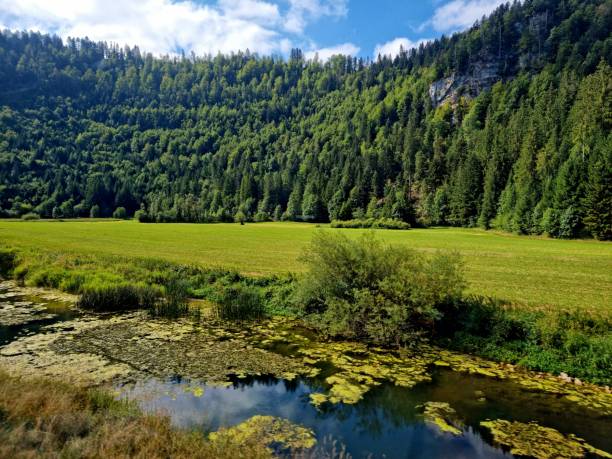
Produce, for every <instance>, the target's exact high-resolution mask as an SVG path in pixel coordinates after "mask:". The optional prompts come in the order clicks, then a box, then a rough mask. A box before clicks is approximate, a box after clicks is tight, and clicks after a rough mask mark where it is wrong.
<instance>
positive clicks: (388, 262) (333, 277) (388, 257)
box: [295, 232, 464, 344]
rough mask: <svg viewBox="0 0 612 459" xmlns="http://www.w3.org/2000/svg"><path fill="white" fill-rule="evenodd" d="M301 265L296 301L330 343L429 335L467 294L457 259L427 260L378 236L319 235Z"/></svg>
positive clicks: (395, 340)
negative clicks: (448, 308) (446, 309)
mask: <svg viewBox="0 0 612 459" xmlns="http://www.w3.org/2000/svg"><path fill="white" fill-rule="evenodd" d="M302 260H303V261H305V262H306V264H307V265H308V267H309V270H308V272H307V274H306V275H305V276H304V278H303V279H302V280H301V282H300V286H299V288H298V290H297V293H296V296H295V300H296V301H297V303H298V304H299V305H301V307H302V308H303V310H304V312H305V313H306V314H310V315H311V318H312V319H314V320H313V323H315V324H316V325H317V326H318V327H319V328H321V329H322V331H324V332H326V333H327V334H329V335H331V336H343V337H347V338H352V339H360V340H364V341H370V342H374V343H377V344H401V343H406V342H408V341H410V340H411V339H413V338H414V337H415V336H417V335H419V336H420V335H423V334H425V333H430V332H431V331H432V330H433V327H434V324H435V322H436V321H437V320H438V319H439V318H440V317H441V312H440V311H441V309H442V308H444V307H445V305H446V304H447V303H453V302H454V301H455V300H456V298H458V297H460V296H461V292H462V290H463V288H464V281H463V276H462V274H461V270H460V261H459V258H458V256H457V255H454V254H439V255H436V256H433V257H425V256H424V255H421V254H419V253H417V252H415V251H413V250H411V249H409V248H407V247H403V246H399V247H393V246H389V245H385V244H383V243H381V242H380V241H379V240H378V239H376V237H375V235H374V234H373V233H368V234H365V235H363V236H362V237H361V238H359V239H357V240H353V239H349V238H347V237H346V236H344V235H340V234H333V233H328V232H319V233H317V234H316V235H315V236H314V238H313V241H312V243H311V244H310V247H309V249H308V250H307V251H306V253H305V254H304V256H303V257H302Z"/></svg>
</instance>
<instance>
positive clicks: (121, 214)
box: [113, 207, 127, 220]
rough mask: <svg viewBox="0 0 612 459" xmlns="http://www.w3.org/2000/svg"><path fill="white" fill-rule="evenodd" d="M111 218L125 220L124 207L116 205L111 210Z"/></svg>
mask: <svg viewBox="0 0 612 459" xmlns="http://www.w3.org/2000/svg"><path fill="white" fill-rule="evenodd" d="M113 218H117V219H120V220H125V219H126V218H127V211H126V210H125V207H117V208H116V209H115V211H114V212H113Z"/></svg>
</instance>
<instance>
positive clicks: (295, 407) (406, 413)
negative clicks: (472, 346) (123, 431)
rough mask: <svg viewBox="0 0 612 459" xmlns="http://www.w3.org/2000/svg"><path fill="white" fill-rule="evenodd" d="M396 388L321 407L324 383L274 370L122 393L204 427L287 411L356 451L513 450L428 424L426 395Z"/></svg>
mask: <svg viewBox="0 0 612 459" xmlns="http://www.w3.org/2000/svg"><path fill="white" fill-rule="evenodd" d="M198 389H201V390H202V391H203V392H199V390H198ZM395 389H396V388H394V387H392V386H384V387H381V388H379V389H378V390H375V391H373V392H372V393H370V394H368V395H367V396H366V397H365V398H364V400H363V401H362V402H360V403H358V404H356V405H326V406H324V407H323V409H322V410H317V409H315V408H314V407H313V406H312V405H310V403H309V394H310V393H311V392H312V391H313V390H315V391H316V390H318V388H317V386H316V384H313V385H310V384H309V383H307V382H305V381H279V380H277V379H275V378H272V377H251V378H246V379H241V380H238V379H234V380H233V381H232V385H231V386H230V387H228V388H225V387H210V386H206V385H203V384H198V383H194V382H191V381H186V380H183V379H181V378H172V379H170V380H168V381H160V380H155V379H152V380H148V381H144V382H139V383H137V384H136V385H134V386H131V387H125V388H123V396H124V397H129V398H132V399H137V400H139V402H140V404H141V406H142V407H143V408H144V409H145V410H151V411H164V412H166V413H167V414H169V415H170V416H171V417H172V420H173V422H174V423H175V424H176V425H179V426H182V427H190V428H193V427H198V428H201V429H203V430H205V431H210V430H215V429H218V428H219V427H223V426H231V425H235V424H238V423H240V422H242V421H245V420H246V419H248V418H250V417H251V416H253V415H255V414H261V415H270V416H278V417H282V418H286V419H289V420H291V421H293V422H296V423H299V424H302V425H305V426H307V427H310V428H312V429H313V430H314V431H315V433H316V434H317V438H319V439H322V438H332V439H333V440H336V441H337V442H338V443H341V444H344V445H346V447H347V450H348V452H349V453H351V454H352V455H353V457H356V458H359V457H367V456H368V455H372V457H387V458H408V457H409V458H497V457H509V456H508V455H507V454H504V453H503V452H502V451H500V450H498V449H496V448H493V447H492V446H490V445H488V444H487V443H486V442H484V441H483V440H482V438H481V436H480V434H479V432H477V431H474V430H473V429H471V428H468V429H467V430H466V432H465V433H464V435H463V436H461V437H453V436H450V435H447V434H442V433H440V432H438V431H437V430H436V429H435V428H433V427H430V426H429V425H426V424H424V423H423V422H422V420H421V419H420V418H419V416H418V410H417V408H416V405H418V404H419V402H421V400H420V399H421V398H423V397H417V398H414V397H413V396H412V395H411V391H408V390H403V391H400V392H401V394H402V397H399V398H398V397H397V395H398V393H397V392H396V391H395ZM423 401H425V400H424V399H423Z"/></svg>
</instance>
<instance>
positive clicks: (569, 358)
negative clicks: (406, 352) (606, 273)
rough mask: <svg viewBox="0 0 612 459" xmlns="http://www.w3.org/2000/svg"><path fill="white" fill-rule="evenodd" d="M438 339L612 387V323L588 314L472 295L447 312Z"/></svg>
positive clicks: (465, 349) (457, 347)
mask: <svg viewBox="0 0 612 459" xmlns="http://www.w3.org/2000/svg"><path fill="white" fill-rule="evenodd" d="M435 340H436V341H437V342H438V343H439V344H441V345H443V346H445V347H449V348H451V349H455V350H458V351H462V352H466V353H471V354H477V355H480V356H483V357H486V358H490V359H493V360H498V361H504V362H509V363H513V364H519V365H521V366H524V367H526V368H530V369H533V370H537V371H546V372H551V373H554V374H559V373H561V372H564V373H568V374H570V375H572V376H574V377H578V378H582V379H585V380H589V381H592V382H595V383H599V384H607V385H610V384H612V321H611V319H610V318H609V317H605V316H604V317H599V316H596V315H593V314H588V313H586V312H584V311H580V310H576V311H574V312H566V311H561V312H543V311H529V310H525V309H520V308H512V307H510V305H507V304H504V303H503V302H501V301H498V300H494V299H487V298H482V297H470V298H464V299H463V300H461V301H459V302H457V303H455V304H454V305H453V307H452V308H449V309H447V310H445V311H444V312H443V318H442V320H441V321H440V322H439V324H438V328H437V330H436V335H435Z"/></svg>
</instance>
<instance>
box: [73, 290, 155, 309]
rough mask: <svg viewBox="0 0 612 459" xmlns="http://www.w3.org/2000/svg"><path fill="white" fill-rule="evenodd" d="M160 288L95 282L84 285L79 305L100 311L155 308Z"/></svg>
mask: <svg viewBox="0 0 612 459" xmlns="http://www.w3.org/2000/svg"><path fill="white" fill-rule="evenodd" d="M159 297H160V291H159V289H156V288H154V287H152V286H149V285H144V284H135V285H134V284H105V283H93V284H87V285H84V286H83V287H82V292H81V297H80V298H79V302H78V306H79V307H80V308H83V309H89V310H93V311H98V312H111V311H127V310H130V309H154V308H155V306H156V303H157V300H158V299H159Z"/></svg>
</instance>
